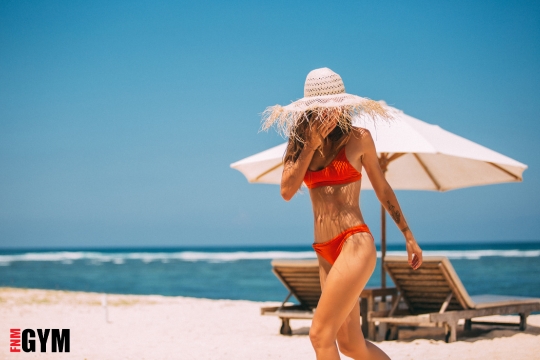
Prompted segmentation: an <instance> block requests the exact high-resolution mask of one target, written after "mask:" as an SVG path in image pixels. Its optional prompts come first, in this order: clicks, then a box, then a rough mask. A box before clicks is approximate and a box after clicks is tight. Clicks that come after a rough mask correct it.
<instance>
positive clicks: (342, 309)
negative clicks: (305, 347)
mask: <svg viewBox="0 0 540 360" xmlns="http://www.w3.org/2000/svg"><path fill="white" fill-rule="evenodd" d="M376 260H377V258H376V249H375V244H374V243H373V238H372V237H371V235H370V234H368V233H357V234H354V235H352V236H351V237H349V238H348V239H347V241H346V242H345V244H344V246H343V249H342V251H341V254H340V255H339V257H338V259H337V260H336V262H335V263H334V265H333V266H332V268H331V271H328V269H329V264H328V263H326V261H321V258H319V261H320V265H321V283H322V286H323V291H322V295H321V299H320V300H319V305H318V306H317V310H316V312H315V315H314V317H313V323H312V325H311V329H310V333H309V335H310V339H311V342H312V344H313V347H314V349H315V352H316V354H317V359H339V353H338V348H337V346H336V339H337V340H338V343H339V345H340V349H341V350H342V352H343V353H344V354H345V355H347V356H349V357H353V358H356V359H361V358H368V359H389V358H388V356H386V354H384V352H382V350H380V349H379V348H377V347H376V346H375V345H373V344H372V343H370V342H368V341H365V340H364V337H363V335H362V330H361V328H360V310H359V306H358V297H359V296H360V293H361V292H362V289H363V288H364V287H365V285H366V284H367V281H368V280H369V277H370V276H371V274H372V273H373V270H374V268H375V263H376Z"/></svg>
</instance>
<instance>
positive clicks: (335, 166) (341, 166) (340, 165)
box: [304, 146, 362, 189]
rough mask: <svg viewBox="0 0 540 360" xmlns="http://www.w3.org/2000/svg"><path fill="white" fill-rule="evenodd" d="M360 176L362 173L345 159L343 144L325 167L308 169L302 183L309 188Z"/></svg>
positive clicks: (351, 180)
mask: <svg viewBox="0 0 540 360" xmlns="http://www.w3.org/2000/svg"><path fill="white" fill-rule="evenodd" d="M361 178H362V174H361V173H359V172H358V171H357V170H356V169H355V168H354V167H353V166H352V165H351V163H350V162H349V160H347V156H346V155H345V146H343V147H342V148H341V150H340V151H339V153H338V154H337V155H336V157H335V158H334V160H332V162H331V163H330V164H328V166H326V167H325V168H323V169H321V170H318V171H311V170H309V169H308V170H307V171H306V175H305V176H304V183H305V184H306V186H307V187H308V188H309V189H313V188H316V187H319V186H327V185H340V184H348V183H351V182H355V181H358V180H360V179H361Z"/></svg>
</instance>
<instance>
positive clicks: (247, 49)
mask: <svg viewBox="0 0 540 360" xmlns="http://www.w3.org/2000/svg"><path fill="white" fill-rule="evenodd" d="M232 4H233V3H227V2H219V1H215V2H210V1H198V2H185V3H184V2H176V1H114V2H111V1H93V2H88V1H49V2H41V1H0V169H1V170H0V248H6V247H64V246H69V247H77V246H85V247H86V246H187V245H243V244H251V245H268V244H279V245H285V244H310V243H311V242H312V236H313V234H312V215H311V209H310V203H309V196H308V194H307V192H306V193H304V194H299V195H297V196H296V197H295V198H294V199H293V200H292V201H291V202H289V203H286V202H285V201H283V200H282V199H281V197H280V195H279V188H278V187H277V186H272V185H254V184H248V183H247V181H246V180H245V179H244V178H243V176H242V175H241V174H240V173H239V172H236V171H234V170H232V169H230V168H229V164H230V163H232V162H234V161H237V160H239V159H241V158H244V157H246V156H249V155H251V154H253V153H256V152H259V151H262V150H264V149H267V148H269V147H271V146H274V145H277V144H279V143H282V142H283V141H284V140H283V139H281V138H280V137H279V136H277V135H276V134H274V133H271V132H270V133H259V132H258V130H259V128H260V113H261V112H262V111H263V110H264V109H265V107H267V106H269V105H274V104H287V103H289V102H290V101H293V100H296V99H298V98H300V97H302V96H303V83H304V80H305V76H306V75H307V73H308V72H309V71H310V70H312V69H314V68H318V67H323V66H326V67H329V68H331V69H333V70H334V71H336V72H337V73H339V74H340V75H341V76H342V78H343V80H344V82H345V86H346V89H347V92H349V93H353V94H357V95H361V96H366V97H369V98H372V99H377V100H378V99H384V100H385V101H386V102H388V103H389V104H392V105H394V106H395V107H398V108H400V109H402V110H404V111H405V112H406V113H408V114H409V115H412V116H414V117H417V118H419V119H421V120H424V121H426V122H429V123H435V124H438V125H440V126H441V127H443V128H445V129H446V130H449V131H452V132H454V133H456V134H458V135H461V136H463V137H466V138H468V139H470V140H472V141H475V142H477V143H480V144H482V145H484V146H487V147H489V148H491V149H493V150H496V151H498V152H501V153H503V154H505V155H507V156H510V157H512V158H514V159H516V160H518V161H521V162H523V163H526V164H527V165H529V169H528V170H527V171H526V172H525V173H524V182H523V183H519V184H502V185H493V186H485V187H477V188H470V189H464V190H455V191H450V192H447V193H431V192H407V191H398V192H397V195H398V198H399V200H400V203H401V205H402V208H403V210H404V213H405V215H406V217H407V219H408V221H409V223H410V225H411V228H412V229H413V231H414V233H415V235H416V237H417V240H418V241H419V242H420V243H422V242H431V243H432V242H474V241H520V240H539V239H540V237H539V235H538V234H539V233H540V221H539V220H540V209H539V204H540V195H539V194H540V192H539V191H538V189H539V188H540V171H539V170H538V169H539V166H540V159H539V158H538V154H539V151H538V150H539V149H540V146H539V145H538V135H539V134H540V116H539V114H540V102H539V101H538V99H539V98H540V5H539V3H538V2H533V1H506V2H500V1H499V2H497V1H461V2H445V3H441V2H433V1H424V2H420V1H419V2H393V1H389V2H386V1H378V2H363V1H350V2H320V1H310V2H307V1H306V2H301V1H298V2H289V1H272V2H270V1H267V2H262V1H245V2H242V1H235V2H234V5H232ZM362 210H363V213H364V216H365V218H366V221H367V222H368V224H369V225H370V227H371V228H372V230H374V233H375V236H376V237H378V234H379V232H378V229H379V206H378V203H377V200H376V198H375V196H374V194H373V192H368V191H366V192H365V193H363V194H362ZM389 241H390V242H401V241H402V238H401V235H399V233H398V232H397V231H396V230H395V227H394V226H393V224H390V226H389Z"/></svg>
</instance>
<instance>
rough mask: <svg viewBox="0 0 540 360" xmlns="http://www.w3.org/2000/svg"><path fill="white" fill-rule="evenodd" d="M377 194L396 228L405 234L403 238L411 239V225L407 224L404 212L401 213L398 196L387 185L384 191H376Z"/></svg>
mask: <svg viewBox="0 0 540 360" xmlns="http://www.w3.org/2000/svg"><path fill="white" fill-rule="evenodd" d="M376 194H377V197H378V198H379V201H380V202H381V204H382V205H383V206H384V208H385V209H386V211H387V212H388V214H390V216H391V217H392V219H393V220H394V222H395V223H396V226H397V227H398V228H399V230H401V232H402V233H403V236H405V238H406V239H409V238H410V236H409V235H412V232H411V230H410V229H409V225H408V224H407V220H405V216H404V215H403V212H402V211H401V207H400V206H399V202H398V200H397V197H396V194H395V193H394V191H393V190H392V188H391V187H390V185H387V184H386V186H384V188H383V189H381V190H379V191H376Z"/></svg>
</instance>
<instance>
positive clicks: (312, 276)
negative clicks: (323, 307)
mask: <svg viewBox="0 0 540 360" xmlns="http://www.w3.org/2000/svg"><path fill="white" fill-rule="evenodd" d="M272 271H273V273H274V274H275V275H276V276H277V278H278V279H279V280H281V282H282V283H283V285H285V287H286V288H287V289H288V290H289V291H291V292H292V294H293V295H294V297H296V299H297V300H298V302H299V303H300V305H302V306H304V307H305V308H308V309H314V308H316V307H317V304H318V303H319V298H320V297H321V283H320V279H319V264H318V262H317V260H294V261H287V260H273V261H272Z"/></svg>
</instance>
